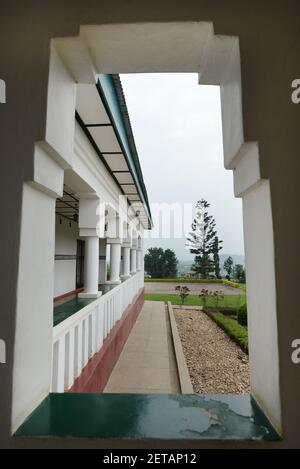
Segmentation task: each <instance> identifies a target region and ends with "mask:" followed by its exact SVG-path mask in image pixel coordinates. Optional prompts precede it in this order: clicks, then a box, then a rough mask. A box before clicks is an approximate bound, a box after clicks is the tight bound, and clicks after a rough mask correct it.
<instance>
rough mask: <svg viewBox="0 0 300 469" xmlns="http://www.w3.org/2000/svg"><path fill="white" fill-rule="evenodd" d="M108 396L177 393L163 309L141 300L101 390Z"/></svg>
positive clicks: (172, 357)
mask: <svg viewBox="0 0 300 469" xmlns="http://www.w3.org/2000/svg"><path fill="white" fill-rule="evenodd" d="M104 392H109V393H149V394H150V393H163V394H164V393H170V394H175V393H180V386H179V381H178V375H177V368H176V361H175V355H174V349H173V342H172V337H171V329H170V323H169V317H168V313H167V309H166V306H165V304H164V303H163V302H160V301H145V303H144V306H143V309H142V311H141V313H140V315H139V317H138V320H137V322H136V323H135V325H134V327H133V329H132V331H131V334H130V336H129V337H128V340H127V342H126V344H125V347H124V349H123V351H122V353H121V355H120V358H119V360H118V362H117V364H116V366H115V368H114V370H113V372H112V374H111V376H110V379H109V381H108V383H107V385H106V387H105V389H104Z"/></svg>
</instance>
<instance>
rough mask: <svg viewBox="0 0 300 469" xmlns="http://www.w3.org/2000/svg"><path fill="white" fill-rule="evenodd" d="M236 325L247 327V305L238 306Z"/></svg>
mask: <svg viewBox="0 0 300 469" xmlns="http://www.w3.org/2000/svg"><path fill="white" fill-rule="evenodd" d="M238 323H239V324H241V326H247V325H248V319H247V305H246V304H243V305H242V306H240V308H239V310H238Z"/></svg>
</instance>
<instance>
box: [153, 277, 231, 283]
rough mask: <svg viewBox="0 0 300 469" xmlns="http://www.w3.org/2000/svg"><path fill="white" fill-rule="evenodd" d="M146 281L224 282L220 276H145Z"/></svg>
mask: <svg viewBox="0 0 300 469" xmlns="http://www.w3.org/2000/svg"><path fill="white" fill-rule="evenodd" d="M145 282H165V283H168V282H171V283H222V279H218V278H184V277H177V278H145Z"/></svg>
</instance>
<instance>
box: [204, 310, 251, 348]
mask: <svg viewBox="0 0 300 469" xmlns="http://www.w3.org/2000/svg"><path fill="white" fill-rule="evenodd" d="M207 314H208V315H209V316H210V317H211V318H212V319H213V320H214V321H215V322H216V323H217V324H218V326H219V327H221V329H223V330H224V331H225V332H226V334H228V335H229V337H230V338H231V339H232V340H233V341H234V342H236V343H237V344H238V345H239V346H240V347H241V349H242V350H243V351H244V352H245V353H248V330H247V328H246V327H245V326H242V325H241V324H239V323H238V322H237V321H236V320H235V319H232V318H229V317H226V316H224V315H223V314H222V313H207Z"/></svg>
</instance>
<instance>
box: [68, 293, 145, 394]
mask: <svg viewBox="0 0 300 469" xmlns="http://www.w3.org/2000/svg"><path fill="white" fill-rule="evenodd" d="M143 304H144V289H141V290H140V291H139V293H138V294H137V295H136V296H135V298H134V300H133V302H132V303H131V304H130V305H129V306H128V308H127V309H126V310H125V312H124V313H123V316H122V318H121V319H120V320H119V321H118V322H117V323H116V324H115V326H114V327H113V329H112V330H111V331H110V333H109V335H108V336H107V337H106V339H105V340H104V342H103V345H102V347H101V350H100V351H99V352H98V353H96V354H95V355H94V356H93V357H92V358H91V359H90V360H89V362H88V363H87V365H86V366H85V367H84V369H83V370H82V372H81V374H80V376H79V377H78V378H77V379H76V380H75V382H74V384H73V386H72V387H71V388H70V389H69V392H102V391H103V389H104V388H105V386H106V383H107V381H108V379H109V377H110V375H111V372H112V370H113V369H114V366H115V364H116V362H117V361H118V358H119V356H120V354H121V352H122V350H123V347H124V345H125V343H126V340H127V338H128V336H129V334H130V332H131V329H132V328H133V326H134V324H135V321H136V320H137V318H138V315H139V313H140V311H141V309H142V306H143Z"/></svg>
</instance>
